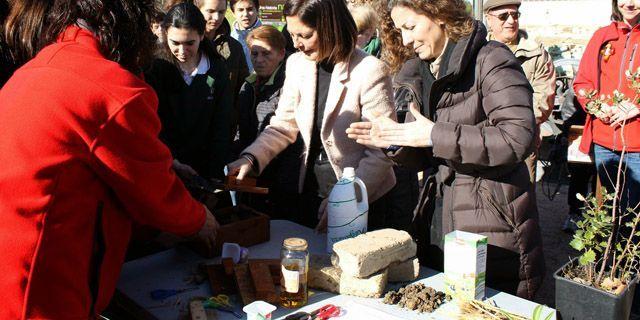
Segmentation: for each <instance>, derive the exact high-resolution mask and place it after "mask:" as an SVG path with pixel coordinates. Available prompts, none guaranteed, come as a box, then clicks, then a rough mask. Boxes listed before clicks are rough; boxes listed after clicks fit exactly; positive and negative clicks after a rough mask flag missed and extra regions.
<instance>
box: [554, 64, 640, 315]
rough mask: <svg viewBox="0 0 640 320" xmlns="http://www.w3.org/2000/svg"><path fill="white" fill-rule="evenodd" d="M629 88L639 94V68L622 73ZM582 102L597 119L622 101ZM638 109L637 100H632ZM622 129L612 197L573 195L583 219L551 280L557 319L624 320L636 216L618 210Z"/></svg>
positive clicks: (639, 257)
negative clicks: (574, 253)
mask: <svg viewBox="0 0 640 320" xmlns="http://www.w3.org/2000/svg"><path fill="white" fill-rule="evenodd" d="M626 76H627V80H628V81H629V82H630V84H631V87H632V88H633V89H634V91H636V93H638V92H640V68H639V69H638V71H636V72H635V73H633V74H632V73H630V72H628V71H627V73H626ZM579 94H580V95H582V96H583V97H585V98H586V100H587V104H586V106H585V107H586V110H587V112H588V113H590V114H593V115H595V116H597V117H602V116H603V115H606V114H607V113H608V110H606V109H607V108H611V107H610V106H609V104H610V105H611V106H613V107H620V104H621V102H623V101H625V100H626V99H627V98H626V97H625V96H624V95H623V94H621V93H619V92H617V91H616V92H614V94H613V96H612V97H604V96H602V95H601V96H599V97H598V95H597V92H595V91H591V92H582V91H581V92H579ZM632 102H633V103H635V104H637V103H638V102H639V101H638V95H637V94H636V97H634V98H633V99H632ZM624 126H625V123H622V128H621V130H622V137H623V138H622V151H621V156H620V162H619V163H618V171H617V173H616V176H615V177H612V179H615V181H614V182H615V183H612V184H613V185H614V189H613V190H614V192H613V193H608V192H606V191H605V190H604V189H601V190H599V191H597V192H600V195H601V197H600V198H598V197H596V196H593V195H591V196H589V197H587V198H585V197H584V196H582V195H580V194H578V195H577V197H578V200H581V201H583V202H584V204H585V206H584V209H583V214H582V216H583V219H582V220H581V221H579V222H577V226H578V230H577V231H576V233H575V234H574V236H573V240H572V241H571V243H570V245H571V247H573V248H574V249H576V250H578V251H579V252H580V256H579V257H578V258H574V259H572V260H571V261H569V262H568V263H567V264H566V265H564V266H563V267H561V268H560V269H558V271H556V273H555V274H554V278H555V279H556V309H557V310H558V312H559V313H560V316H561V318H562V319H565V320H567V319H580V320H583V319H598V320H599V319H628V318H629V314H630V311H631V304H632V300H633V295H634V292H635V287H636V283H637V278H636V275H637V274H638V272H639V271H640V270H639V269H640V226H639V224H640V212H639V210H637V209H638V208H637V207H636V208H626V209H624V210H623V209H622V208H621V206H620V200H621V194H622V190H623V189H622V188H621V186H622V182H623V181H624V169H623V168H624V166H623V163H622V161H623V159H624V154H625V152H626V143H625V141H624Z"/></svg>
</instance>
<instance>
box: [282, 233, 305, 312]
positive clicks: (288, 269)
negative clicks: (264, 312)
mask: <svg viewBox="0 0 640 320" xmlns="http://www.w3.org/2000/svg"><path fill="white" fill-rule="evenodd" d="M280 270H281V271H280V304H281V305H282V306H283V307H285V308H300V307H302V306H304V305H305V304H307V293H308V292H307V274H308V271H309V251H307V240H304V239H300V238H288V239H285V240H284V242H283V244H282V250H281V251H280Z"/></svg>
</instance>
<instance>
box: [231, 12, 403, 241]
mask: <svg viewBox="0 0 640 320" xmlns="http://www.w3.org/2000/svg"><path fill="white" fill-rule="evenodd" d="M284 14H285V17H286V19H287V29H288V31H289V33H290V34H291V36H292V38H293V41H294V44H295V46H296V48H297V49H298V50H299V52H298V53H295V54H293V55H292V56H291V57H290V58H289V59H288V61H287V67H286V78H285V82H284V87H283V89H282V94H281V98H280V102H279V104H278V109H277V110H276V114H275V116H274V117H273V118H272V119H271V123H270V125H269V126H268V127H267V128H266V129H265V130H264V131H263V132H262V134H260V136H259V137H258V138H257V139H256V141H255V142H254V143H253V144H251V145H250V146H249V147H247V148H246V149H245V150H244V151H243V152H242V153H241V158H240V159H239V160H236V161H235V162H233V163H231V164H230V165H229V174H230V175H234V174H237V175H238V179H239V180H242V178H244V177H245V176H246V175H247V174H248V173H250V172H251V173H253V174H256V173H259V172H261V171H262V169H264V168H265V167H266V166H267V164H268V163H269V162H270V161H271V160H272V159H273V158H274V157H276V156H277V155H278V154H279V153H280V152H281V151H283V150H284V149H285V148H286V147H287V146H288V145H289V144H291V143H293V142H294V141H295V139H296V137H297V135H298V133H300V135H301V136H302V138H303V140H304V142H305V149H304V153H303V158H304V159H301V161H304V162H303V165H302V166H301V170H302V171H301V174H300V181H299V185H298V190H299V192H300V193H302V201H301V203H302V204H303V208H302V209H301V211H302V212H301V215H302V216H303V217H300V219H299V220H300V222H302V223H304V224H307V225H310V224H312V223H314V222H315V221H316V214H315V212H317V213H318V217H321V219H320V224H318V229H320V230H322V229H324V227H325V225H326V210H325V208H326V203H327V200H326V197H327V195H328V192H329V191H330V190H331V187H332V185H333V184H334V183H335V181H336V180H337V178H339V177H340V176H342V171H343V169H344V168H345V167H354V168H356V175H357V176H358V177H359V178H360V179H362V180H363V181H364V183H365V185H366V186H367V193H368V196H369V201H370V202H374V201H376V200H377V199H380V198H381V197H382V196H384V195H385V194H386V193H387V192H388V191H389V190H390V189H391V188H392V187H393V186H394V184H395V177H394V174H393V170H392V162H391V161H390V160H389V159H387V158H386V157H385V155H384V153H383V152H382V151H381V150H380V149H377V148H369V147H366V146H363V145H360V144H358V143H356V142H355V141H353V140H351V139H349V138H348V137H347V135H346V132H345V131H346V129H347V128H348V127H349V125H350V124H351V123H352V122H358V121H367V119H373V118H375V117H376V116H380V115H383V116H387V117H390V118H391V117H394V112H393V102H392V101H393V100H392V88H391V79H390V78H389V77H388V76H387V75H386V72H385V67H384V65H383V63H382V62H380V61H379V60H378V59H376V58H374V57H372V56H369V55H367V54H366V53H364V52H363V51H360V50H357V49H355V43H356V36H357V31H356V26H355V22H354V21H353V18H352V17H351V15H350V13H349V11H348V9H347V6H346V4H345V2H344V1H343V0H287V1H286V2H285V6H284ZM338 26H339V27H338ZM282 174H286V173H285V172H283V173H282ZM313 180H315V181H313ZM305 195H306V196H305ZM309 196H310V197H309ZM371 209H372V210H370V213H369V221H370V222H369V228H370V229H371V228H379V227H382V226H383V224H384V222H383V221H384V217H379V215H381V216H383V215H384V213H383V212H375V211H376V210H375V206H372V208H371ZM315 210H317V211H315Z"/></svg>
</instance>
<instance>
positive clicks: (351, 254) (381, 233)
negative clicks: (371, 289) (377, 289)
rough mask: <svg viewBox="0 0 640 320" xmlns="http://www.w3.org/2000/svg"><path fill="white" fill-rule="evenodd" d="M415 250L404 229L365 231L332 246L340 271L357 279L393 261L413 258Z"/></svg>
mask: <svg viewBox="0 0 640 320" xmlns="http://www.w3.org/2000/svg"><path fill="white" fill-rule="evenodd" d="M416 249H417V246H416V243H415V242H414V241H413V239H411V236H410V235H409V234H408V233H407V232H405V231H399V230H394V229H382V230H376V231H372V232H367V233H365V234H361V235H359V236H357V237H355V238H351V239H346V240H342V241H340V242H338V243H336V244H334V245H333V251H334V252H335V253H336V255H337V256H338V259H337V260H338V261H337V264H338V266H339V267H340V269H341V270H342V272H343V273H345V274H346V275H348V276H351V277H357V278H364V277H368V276H371V275H373V274H374V273H376V272H378V271H382V270H384V269H386V268H387V267H388V266H389V265H390V264H391V263H393V262H398V261H406V260H408V259H410V258H412V257H415V255H416Z"/></svg>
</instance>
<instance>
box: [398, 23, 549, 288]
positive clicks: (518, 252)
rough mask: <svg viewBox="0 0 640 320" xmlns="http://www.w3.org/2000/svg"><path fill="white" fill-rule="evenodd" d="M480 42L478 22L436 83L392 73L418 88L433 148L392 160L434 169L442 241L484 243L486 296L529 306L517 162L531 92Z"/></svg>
mask: <svg viewBox="0 0 640 320" xmlns="http://www.w3.org/2000/svg"><path fill="white" fill-rule="evenodd" d="M486 32H487V31H486V29H485V27H484V26H483V25H482V24H481V23H479V22H477V21H476V22H475V27H474V30H473V32H472V33H471V34H470V35H469V36H468V37H465V38H462V39H459V40H458V42H451V41H450V42H449V45H448V46H447V48H446V49H445V53H444V56H443V59H442V62H441V65H440V73H439V77H438V79H434V78H433V76H432V75H431V72H430V71H429V66H428V64H427V63H426V62H422V61H419V60H412V61H409V62H408V63H407V64H406V65H405V66H404V67H403V69H402V70H401V71H400V73H401V74H402V77H404V78H407V79H416V78H418V79H421V83H420V85H418V86H413V88H414V89H413V90H414V91H419V92H415V94H416V95H419V96H421V100H422V111H423V114H425V115H426V116H428V117H429V118H431V119H434V120H435V122H436V124H435V126H434V128H433V131H432V141H433V148H422V149H420V148H404V149H401V150H400V151H398V152H397V153H396V154H394V156H396V158H395V159H396V161H404V162H412V161H413V162H415V161H416V160H418V161H417V162H418V163H419V164H420V165H421V166H423V167H428V166H430V165H431V166H433V164H434V163H439V164H440V165H439V168H438V171H439V177H438V181H439V183H440V185H441V187H442V190H443V195H444V200H443V211H442V232H443V234H446V233H448V232H450V231H453V230H464V231H469V232H474V233H479V234H484V235H486V236H488V238H489V251H488V257H487V284H488V286H490V287H493V288H495V289H498V290H501V291H506V292H510V293H517V295H518V296H521V297H524V298H528V299H531V298H533V295H534V294H535V292H536V290H537V289H538V287H539V286H540V283H541V282H542V278H543V276H544V259H543V254H542V239H541V235H540V229H539V225H538V212H537V207H536V200H535V193H534V190H533V186H532V184H531V183H530V181H529V174H528V171H527V168H526V166H525V164H524V162H523V159H525V158H526V157H527V156H528V155H529V153H530V152H531V150H532V147H533V142H534V139H533V137H534V132H535V119H534V115H533V110H532V89H531V86H530V85H529V83H528V81H527V79H526V78H525V75H524V73H523V71H522V68H521V67H520V64H519V63H518V60H516V58H515V57H514V56H513V54H512V53H511V51H510V50H509V49H508V48H507V47H506V46H504V45H502V44H500V43H498V42H494V41H490V42H487V40H486ZM431 152H432V154H431ZM422 200H424V197H423V199H422ZM420 207H425V206H424V204H423V203H421V204H419V208H420ZM426 207H427V208H428V207H430V206H426Z"/></svg>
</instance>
